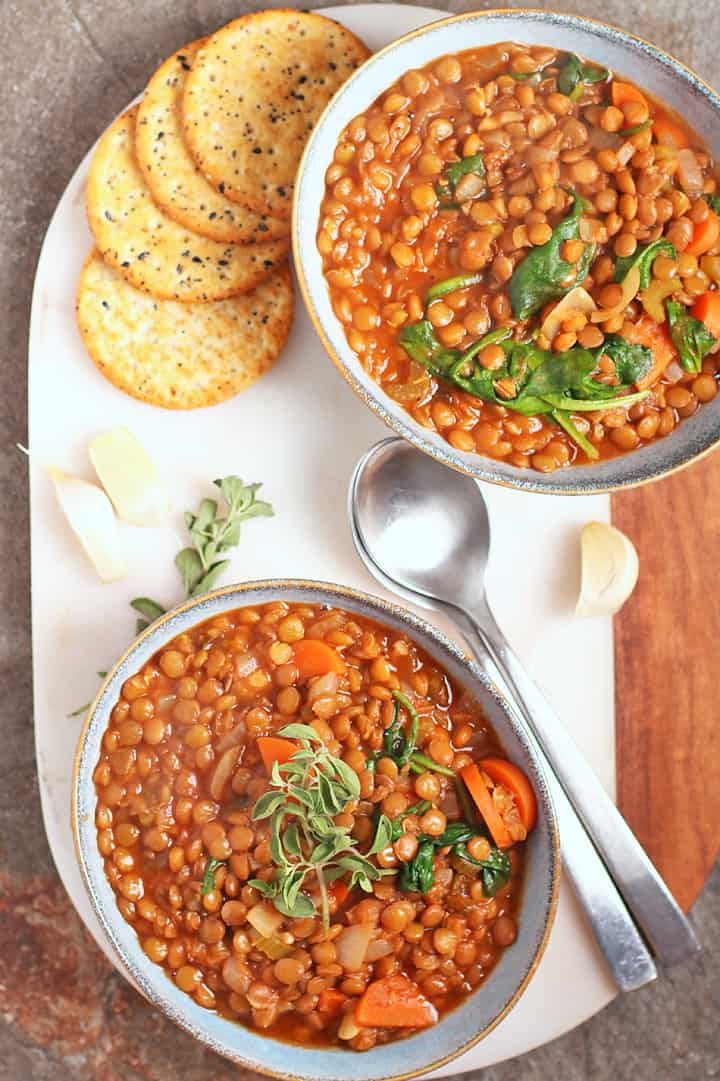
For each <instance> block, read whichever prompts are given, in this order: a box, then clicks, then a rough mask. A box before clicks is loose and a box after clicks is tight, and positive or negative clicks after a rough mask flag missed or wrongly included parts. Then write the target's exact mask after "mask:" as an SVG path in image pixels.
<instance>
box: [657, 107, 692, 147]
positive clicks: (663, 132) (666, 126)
mask: <svg viewBox="0 0 720 1081" xmlns="http://www.w3.org/2000/svg"><path fill="white" fill-rule="evenodd" d="M653 134H654V136H655V138H656V139H657V141H658V142H659V143H662V144H663V146H671V147H672V148H673V149H674V150H685V149H686V148H687V147H688V146H690V142H689V140H688V137H687V133H686V131H685V129H684V128H683V127H682V126H681V125H680V124H678V123H677V121H676V120H673V119H672V117H670V116H668V114H667V113H666V112H664V111H663V110H662V109H658V110H657V111H656V113H655V115H654V117H653Z"/></svg>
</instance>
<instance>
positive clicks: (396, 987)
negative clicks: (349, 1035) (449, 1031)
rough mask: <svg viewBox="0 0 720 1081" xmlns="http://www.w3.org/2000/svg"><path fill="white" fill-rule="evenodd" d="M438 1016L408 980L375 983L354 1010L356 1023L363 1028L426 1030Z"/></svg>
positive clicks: (391, 978) (397, 978) (386, 979)
mask: <svg viewBox="0 0 720 1081" xmlns="http://www.w3.org/2000/svg"><path fill="white" fill-rule="evenodd" d="M437 1019H438V1012H437V1010H436V1009H435V1007H434V1006H433V1004H432V1002H429V1001H428V999H426V998H425V995H424V994H423V993H422V991H421V990H420V988H419V987H418V986H417V984H415V983H413V981H412V980H409V979H408V977H407V976H402V975H397V976H385V977H383V979H381V980H374V981H373V982H372V983H371V984H370V986H369V987H368V989H367V990H366V991H365V993H364V994H363V996H362V998H361V999H360V1001H359V1002H358V1004H357V1006H356V1007H355V1021H356V1023H357V1024H358V1025H362V1026H363V1027H364V1028H427V1026H428V1025H434V1024H435V1022H436V1021H437Z"/></svg>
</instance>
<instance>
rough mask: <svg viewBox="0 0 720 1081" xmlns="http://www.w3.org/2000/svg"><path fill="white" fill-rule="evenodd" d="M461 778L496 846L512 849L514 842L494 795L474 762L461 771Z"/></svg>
mask: <svg viewBox="0 0 720 1081" xmlns="http://www.w3.org/2000/svg"><path fill="white" fill-rule="evenodd" d="M460 776H461V777H462V779H463V781H464V782H465V786H466V788H467V790H468V792H469V793H470V795H471V796H472V798H473V799H474V801H475V806H476V807H477V809H478V811H479V812H480V814H481V815H482V817H483V819H484V820H485V825H486V826H487V828H488V829H489V830H490V833H491V835H492V839H493V841H494V842H495V844H496V845H497V846H498V848H512V843H513V840H512V837H511V836H510V832H509V830H508V828H507V826H506V825H505V823H504V822H503V820H502V818H501V817H500V815H499V814H498V812H497V811H496V810H495V804H494V803H493V798H492V794H491V793H490V790H489V788H488V786H487V785H486V784H485V782H484V781H483V779H482V774H481V773H480V770H479V769H478V768H477V766H476V765H475V763H474V762H473V763H471V764H470V765H468V766H463V768H462V769H461V770H460Z"/></svg>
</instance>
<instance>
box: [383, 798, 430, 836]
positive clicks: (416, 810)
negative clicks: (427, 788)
mask: <svg viewBox="0 0 720 1081" xmlns="http://www.w3.org/2000/svg"><path fill="white" fill-rule="evenodd" d="M431 807H432V803H431V802H430V800H429V799H421V800H418V802H417V803H413V804H412V805H411V806H410V807H408V808H407V809H406V810H405V811H403V813H402V814H399V815H398V816H397V818H393V819H392V820H391V823H390V825H391V827H392V832H391V840H393V841H397V839H398V837H400V835H401V834H403V833H404V832H405V825H404V823H405V819H406V818H407V817H408V815H424V814H425V812H426V811H429V810H430V808H431Z"/></svg>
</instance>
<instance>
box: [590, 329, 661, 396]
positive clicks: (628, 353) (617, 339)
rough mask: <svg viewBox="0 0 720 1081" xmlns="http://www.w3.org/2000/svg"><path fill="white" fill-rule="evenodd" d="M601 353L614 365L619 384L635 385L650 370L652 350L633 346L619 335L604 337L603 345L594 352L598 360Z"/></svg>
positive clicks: (643, 346) (642, 346)
mask: <svg viewBox="0 0 720 1081" xmlns="http://www.w3.org/2000/svg"><path fill="white" fill-rule="evenodd" d="M603 353H607V355H608V356H609V357H610V359H611V360H612V362H613V364H614V365H615V371H616V373H617V377H618V379H619V380H620V382H621V383H624V384H626V385H628V386H629V385H630V384H632V383H637V382H638V381H639V380H640V379H642V378H643V376H645V375H647V373H648V372H649V371H650V369H651V368H652V362H653V358H652V350H651V349H648V347H647V346H646V345H634V344H633V343H632V342H629V341H628V340H627V338H623V337H621V336H620V335H619V334H608V335H607V336H606V338H605V341H604V342H603V344H602V345H599V346H598V347H597V349H596V350H595V356H596V357H597V359H598V360H599V359H600V356H601V355H602V354H603Z"/></svg>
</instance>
